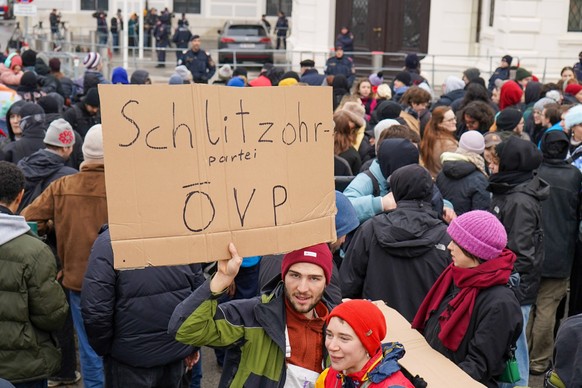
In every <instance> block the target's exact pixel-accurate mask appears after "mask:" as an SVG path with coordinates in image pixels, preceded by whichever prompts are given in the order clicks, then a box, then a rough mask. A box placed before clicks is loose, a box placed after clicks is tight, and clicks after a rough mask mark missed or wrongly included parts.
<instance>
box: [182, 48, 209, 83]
mask: <svg viewBox="0 0 582 388" xmlns="http://www.w3.org/2000/svg"><path fill="white" fill-rule="evenodd" d="M180 61H181V63H180V65H184V66H186V67H187V68H188V70H190V73H192V78H193V79H194V82H196V83H204V84H206V83H208V80H209V79H211V78H212V76H213V75H214V73H215V72H216V64H215V63H214V61H213V60H212V58H211V57H210V53H208V52H206V51H204V50H198V51H193V50H188V51H187V52H186V54H184V55H183V56H182V59H181V60H180Z"/></svg>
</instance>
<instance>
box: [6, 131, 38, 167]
mask: <svg viewBox="0 0 582 388" xmlns="http://www.w3.org/2000/svg"><path fill="white" fill-rule="evenodd" d="M21 129H22V138H21V139H20V140H18V141H13V142H12V143H8V144H6V146H5V147H4V148H3V149H2V153H3V155H4V160H6V161H8V162H12V163H15V164H16V163H18V162H19V161H20V159H24V158H25V157H27V156H30V155H32V154H34V153H35V152H36V151H38V150H40V149H41V148H44V147H45V145H44V141H43V140H44V135H45V130H46V125H45V124H44V122H43V121H34V120H30V122H29V123H28V124H27V126H26V128H21Z"/></svg>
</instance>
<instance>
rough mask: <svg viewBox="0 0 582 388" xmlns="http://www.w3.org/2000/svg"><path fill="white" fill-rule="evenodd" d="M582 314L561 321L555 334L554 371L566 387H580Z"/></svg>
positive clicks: (581, 383) (581, 371)
mask: <svg viewBox="0 0 582 388" xmlns="http://www.w3.org/2000/svg"><path fill="white" fill-rule="evenodd" d="M581 344H582V314H578V315H575V316H572V317H569V318H567V319H565V320H563V321H562V323H561V324H560V329H559V330H558V334H557V335H556V345H555V351H554V372H555V373H557V374H558V376H559V377H560V380H561V381H562V382H563V383H564V386H566V387H582V368H581V367H580V366H581V365H582V352H581V351H580V346H582V345H581Z"/></svg>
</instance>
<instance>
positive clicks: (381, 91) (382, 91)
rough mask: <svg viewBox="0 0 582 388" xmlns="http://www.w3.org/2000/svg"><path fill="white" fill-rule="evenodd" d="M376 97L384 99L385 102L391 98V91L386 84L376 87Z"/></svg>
mask: <svg viewBox="0 0 582 388" xmlns="http://www.w3.org/2000/svg"><path fill="white" fill-rule="evenodd" d="M376 95H378V97H379V98H385V99H387V100H389V99H391V98H392V89H390V86H388V85H387V84H382V85H378V89H376Z"/></svg>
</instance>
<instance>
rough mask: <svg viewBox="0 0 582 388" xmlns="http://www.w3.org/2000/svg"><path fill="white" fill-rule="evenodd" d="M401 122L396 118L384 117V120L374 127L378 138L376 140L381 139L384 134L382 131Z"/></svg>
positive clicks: (375, 137) (375, 135)
mask: <svg viewBox="0 0 582 388" xmlns="http://www.w3.org/2000/svg"><path fill="white" fill-rule="evenodd" d="M399 124H400V123H399V122H398V121H396V120H394V119H384V120H382V121H380V122H379V123H378V124H376V126H375V127H374V139H376V141H378V140H379V139H380V135H381V134H382V132H383V131H384V130H385V129H387V128H390V127H391V126H393V125H399Z"/></svg>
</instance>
